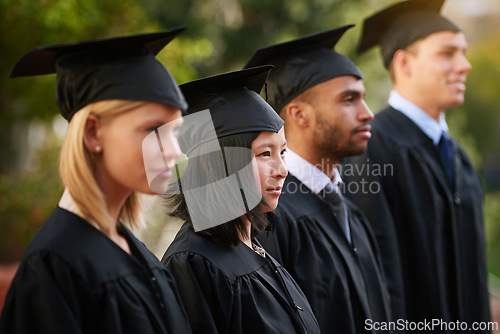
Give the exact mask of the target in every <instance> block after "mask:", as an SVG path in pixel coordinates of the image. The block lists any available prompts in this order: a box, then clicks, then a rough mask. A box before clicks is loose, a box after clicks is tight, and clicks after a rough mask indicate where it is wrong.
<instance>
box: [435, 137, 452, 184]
mask: <svg viewBox="0 0 500 334" xmlns="http://www.w3.org/2000/svg"><path fill="white" fill-rule="evenodd" d="M438 148H439V155H440V156H441V162H442V163H443V166H444V170H445V171H446V175H447V176H448V182H449V184H450V185H453V178H454V177H453V174H454V173H453V149H452V146H451V141H450V138H449V137H448V135H447V134H446V133H445V132H443V134H442V135H441V139H440V140H439V144H438Z"/></svg>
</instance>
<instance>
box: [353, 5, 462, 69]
mask: <svg viewBox="0 0 500 334" xmlns="http://www.w3.org/2000/svg"><path fill="white" fill-rule="evenodd" d="M443 3H444V0H408V1H402V2H398V3H396V4H394V5H392V6H390V7H387V8H385V9H383V10H381V11H379V12H377V13H375V14H373V15H372V16H370V17H368V18H367V19H365V20H364V23H363V32H362V34H361V39H360V42H359V44H358V48H357V52H358V53H362V52H364V51H366V50H368V49H370V48H371V47H373V46H375V45H380V46H381V52H382V58H383V61H384V66H385V67H386V68H389V65H390V63H391V61H392V58H393V56H394V54H395V53H396V51H397V50H399V49H405V48H406V47H408V46H410V45H411V44H413V43H414V42H416V41H417V40H419V39H421V38H424V37H426V36H428V35H430V34H432V33H435V32H438V31H443V30H451V31H460V30H461V29H460V28H459V27H458V26H457V25H456V24H455V23H453V22H451V21H450V20H448V19H447V18H445V17H443V16H441V15H440V14H439V11H440V10H441V7H442V6H443Z"/></svg>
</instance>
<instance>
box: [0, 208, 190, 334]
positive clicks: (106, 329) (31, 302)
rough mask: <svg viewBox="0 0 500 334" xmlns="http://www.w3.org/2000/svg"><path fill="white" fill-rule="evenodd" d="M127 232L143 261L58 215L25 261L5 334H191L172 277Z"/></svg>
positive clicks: (0, 321) (9, 302) (1, 326)
mask: <svg viewBox="0 0 500 334" xmlns="http://www.w3.org/2000/svg"><path fill="white" fill-rule="evenodd" d="M125 231H126V234H127V236H126V237H127V239H128V241H129V244H130V247H131V248H135V249H136V252H135V253H136V256H137V258H134V257H132V256H130V255H129V254H127V253H126V252H124V251H123V250H122V249H121V248H120V247H119V246H117V245H116V244H115V243H114V242H112V241H111V240H110V239H109V238H108V237H106V236H105V235H104V234H102V233H101V232H99V231H98V230H97V229H95V228H94V227H92V226H91V225H90V224H88V223H87V222H86V221H85V220H83V219H82V218H80V217H79V216H77V215H75V214H73V213H71V212H69V211H67V210H64V209H62V208H60V207H57V208H56V209H55V210H54V212H53V213H52V215H51V216H50V217H49V218H48V220H47V221H46V222H45V223H44V224H43V226H42V227H41V229H40V231H39V232H38V233H37V234H36V236H35V238H34V239H33V241H32V242H31V244H30V245H29V246H28V248H27V250H26V252H25V254H24V255H23V259H22V260H21V263H20V266H19V269H18V271H17V273H16V275H15V277H14V280H13V282H12V285H11V287H10V290H9V292H8V294H7V297H6V300H5V306H4V308H3V311H2V316H1V318H0V333H5V334H7V333H8V334H14V333H26V334H33V333H47V334H58V333H61V334H63V333H64V334H69V333H71V334H76V333H89V334H95V333H106V334H109V333H130V334H138V333H141V334H145V333H176V334H177V333H189V332H190V329H189V323H188V321H187V319H186V317H185V315H184V312H183V310H182V307H181V306H180V305H181V304H180V302H179V300H178V297H177V294H176V293H175V292H174V291H175V290H174V289H173V288H172V285H171V283H172V282H171V278H170V276H169V274H168V272H167V271H166V270H165V268H164V267H163V265H162V264H161V262H160V261H158V259H157V258H156V257H155V256H154V255H153V254H152V253H151V252H149V251H148V250H147V248H146V247H145V246H144V245H143V244H142V243H141V242H140V241H139V240H137V239H136V238H135V237H134V235H133V234H132V233H131V232H130V231H129V230H128V229H126V228H125ZM138 258H140V260H138Z"/></svg>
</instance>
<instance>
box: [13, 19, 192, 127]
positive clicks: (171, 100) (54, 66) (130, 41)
mask: <svg viewBox="0 0 500 334" xmlns="http://www.w3.org/2000/svg"><path fill="white" fill-rule="evenodd" d="M185 29H186V27H180V28H177V29H173V30H171V31H168V32H157V33H148V34H140V35H132V36H120V37H114V38H107V39H96V40H87V41H82V42H78V43H72V44H59V45H49V46H40V47H38V48H36V49H34V50H31V51H29V52H28V53H26V54H25V55H24V56H22V57H21V59H19V61H18V62H17V64H16V65H15V66H14V69H13V70H12V73H11V75H10V77H11V78H13V77H20V76H29V75H42V74H50V73H57V76H56V86H57V96H56V99H57V104H58V105H59V109H60V110H61V114H62V116H63V117H64V118H65V119H67V120H68V121H69V120H70V119H71V117H72V116H73V115H74V113H75V112H77V111H78V110H80V109H81V108H83V107H84V106H86V105H87V104H89V103H93V102H97V101H103V100H111V99H122V100H139V101H151V102H158V103H164V104H168V105H172V106H174V107H177V108H179V109H181V110H186V109H187V103H186V101H185V99H184V97H183V96H182V93H181V91H180V89H179V87H178V86H177V83H176V82H175V79H174V78H173V77H172V75H171V74H170V73H169V72H168V70H167V69H166V68H165V67H164V66H163V65H162V64H161V63H160V62H159V61H158V60H157V59H156V54H157V53H158V52H160V50H161V49H163V47H165V46H166V45H167V44H168V43H169V42H170V41H171V40H172V39H174V38H175V37H176V36H177V35H178V34H179V33H180V32H182V31H183V30H185Z"/></svg>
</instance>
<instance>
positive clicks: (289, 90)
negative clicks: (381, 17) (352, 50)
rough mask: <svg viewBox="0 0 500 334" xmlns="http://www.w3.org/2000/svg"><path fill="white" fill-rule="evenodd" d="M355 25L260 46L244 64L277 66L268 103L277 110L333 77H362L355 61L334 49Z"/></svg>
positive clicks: (272, 76)
mask: <svg viewBox="0 0 500 334" xmlns="http://www.w3.org/2000/svg"><path fill="white" fill-rule="evenodd" d="M353 26H354V25H346V26H342V27H339V28H336V29H332V30H328V31H324V32H320V33H316V34H312V35H308V36H304V37H301V38H298V39H295V40H292V41H288V42H285V43H280V44H275V45H271V46H268V47H264V48H260V49H258V50H257V51H256V52H255V53H254V55H253V56H252V58H251V59H250V60H249V61H248V63H247V64H246V65H245V68H249V67H253V66H257V65H266V64H271V65H274V66H275V68H274V69H273V71H272V72H271V74H270V76H269V80H268V87H267V92H268V95H269V99H268V102H269V104H270V105H271V106H272V107H273V108H274V110H276V111H277V112H278V113H279V112H280V111H281V109H283V107H284V106H285V105H287V104H288V103H289V102H290V101H291V100H293V99H294V98H295V97H297V96H298V95H299V94H301V93H302V92H304V91H306V90H307V89H309V88H311V87H313V86H316V85H317V84H320V83H322V82H325V81H328V80H330V79H333V78H336V77H339V76H343V75H353V76H355V77H358V78H360V79H361V78H362V77H363V76H362V74H361V72H360V71H359V69H358V68H357V67H356V66H355V65H354V63H353V62H352V61H351V60H349V59H348V58H347V57H346V56H344V55H341V54H339V53H337V52H335V51H333V50H332V48H333V47H334V46H335V44H336V43H337V42H338V41H339V39H340V38H341V37H342V35H343V34H344V33H345V32H346V30H348V29H350V28H352V27H353Z"/></svg>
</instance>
